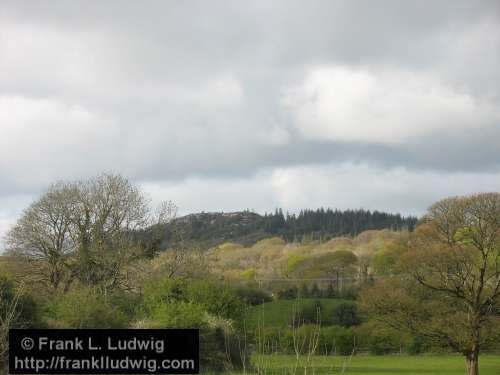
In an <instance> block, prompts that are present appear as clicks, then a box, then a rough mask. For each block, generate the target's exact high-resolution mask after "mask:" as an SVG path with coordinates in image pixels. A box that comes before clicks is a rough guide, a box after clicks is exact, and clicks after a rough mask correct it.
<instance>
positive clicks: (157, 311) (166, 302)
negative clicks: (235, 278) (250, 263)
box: [142, 278, 245, 327]
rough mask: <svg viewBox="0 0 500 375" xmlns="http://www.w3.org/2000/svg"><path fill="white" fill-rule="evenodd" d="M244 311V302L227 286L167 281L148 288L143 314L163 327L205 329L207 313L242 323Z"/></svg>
mask: <svg viewBox="0 0 500 375" xmlns="http://www.w3.org/2000/svg"><path fill="white" fill-rule="evenodd" d="M244 308H245V304H244V302H243V301H242V300H241V299H240V298H239V297H238V295H237V293H236V292H235V291H234V290H233V289H231V288H229V287H227V286H224V285H218V284H215V283H213V282H209V281H204V280H190V281H189V282H188V281H185V280H174V279H169V278H165V279H163V280H160V281H155V282H152V283H150V284H149V285H147V287H146V290H145V294H144V303H143V306H142V312H143V314H144V315H145V316H146V317H147V318H149V319H152V320H153V322H154V323H153V324H154V325H155V326H159V327H161V326H163V327H203V326H205V325H206V314H210V315H213V316H217V317H222V318H226V319H234V320H240V318H241V316H242V314H243V312H244Z"/></svg>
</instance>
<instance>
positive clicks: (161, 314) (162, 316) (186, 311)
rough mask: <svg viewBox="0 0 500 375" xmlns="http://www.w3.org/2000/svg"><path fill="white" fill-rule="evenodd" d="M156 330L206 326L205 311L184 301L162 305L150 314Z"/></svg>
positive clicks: (199, 306)
mask: <svg viewBox="0 0 500 375" xmlns="http://www.w3.org/2000/svg"><path fill="white" fill-rule="evenodd" d="M150 319H151V320H152V326H153V327H154V328H200V327H203V326H205V325H206V320H205V309H204V308H203V307H202V306H201V305H198V304H195V303H191V302H184V301H172V302H170V303H162V304H159V305H158V306H156V307H155V308H153V310H152V311H151V314H150Z"/></svg>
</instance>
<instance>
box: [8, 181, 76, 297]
mask: <svg viewBox="0 0 500 375" xmlns="http://www.w3.org/2000/svg"><path fill="white" fill-rule="evenodd" d="M71 195H72V189H71V188H70V187H68V186H67V185H64V184H56V185H53V186H52V187H51V188H50V189H49V190H48V191H47V192H46V193H45V194H43V195H42V196H41V197H40V198H39V199H38V200H37V201H36V202H34V203H32V204H31V205H30V206H29V207H28V208H27V209H26V210H24V212H23V214H22V216H21V218H20V219H19V220H18V221H17V223H16V224H15V226H14V227H13V228H12V229H11V230H10V231H9V232H8V233H7V235H6V244H7V253H8V254H11V255H18V256H25V257H28V258H30V259H35V260H37V261H38V262H40V267H37V269H38V270H40V271H41V277H40V278H39V280H40V281H42V282H45V283H47V284H48V285H49V286H50V288H52V289H54V290H56V289H58V287H59V286H60V284H61V282H62V280H63V278H64V274H65V271H66V266H67V261H68V257H69V255H70V254H71V252H72V251H73V249H74V243H73V241H72V239H71V237H70V229H71V224H72V213H71V210H70V207H69V206H68V205H67V202H68V200H69V199H71Z"/></svg>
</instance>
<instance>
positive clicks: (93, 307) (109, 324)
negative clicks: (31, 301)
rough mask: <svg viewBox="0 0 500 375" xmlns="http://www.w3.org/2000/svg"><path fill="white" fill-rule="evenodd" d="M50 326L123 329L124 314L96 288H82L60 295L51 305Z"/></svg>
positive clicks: (124, 324) (124, 322)
mask: <svg viewBox="0 0 500 375" xmlns="http://www.w3.org/2000/svg"><path fill="white" fill-rule="evenodd" d="M47 316H48V318H49V322H48V323H49V326H52V327H54V328H123V327H126V326H127V319H126V316H125V314H124V313H123V312H121V311H120V310H119V309H118V308H117V307H115V306H113V305H112V304H111V302H110V301H109V300H108V299H107V298H106V297H105V296H103V295H102V294H100V293H98V292H97V291H96V290H95V289H94V288H87V287H82V288H80V289H75V290H72V291H70V292H68V293H66V294H64V295H58V296H57V297H55V299H54V300H53V301H52V302H51V303H50V304H49V306H48V312H47Z"/></svg>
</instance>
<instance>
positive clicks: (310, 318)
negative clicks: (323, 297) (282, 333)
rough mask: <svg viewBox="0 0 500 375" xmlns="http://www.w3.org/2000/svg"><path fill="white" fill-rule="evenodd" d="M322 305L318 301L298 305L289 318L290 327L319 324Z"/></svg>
mask: <svg viewBox="0 0 500 375" xmlns="http://www.w3.org/2000/svg"><path fill="white" fill-rule="evenodd" d="M322 313H323V305H322V303H321V301H320V300H314V301H307V302H303V303H300V304H299V305H298V308H297V309H296V311H292V313H291V315H290V317H289V324H290V325H302V324H316V323H318V324H319V323H320V322H321V316H322Z"/></svg>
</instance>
